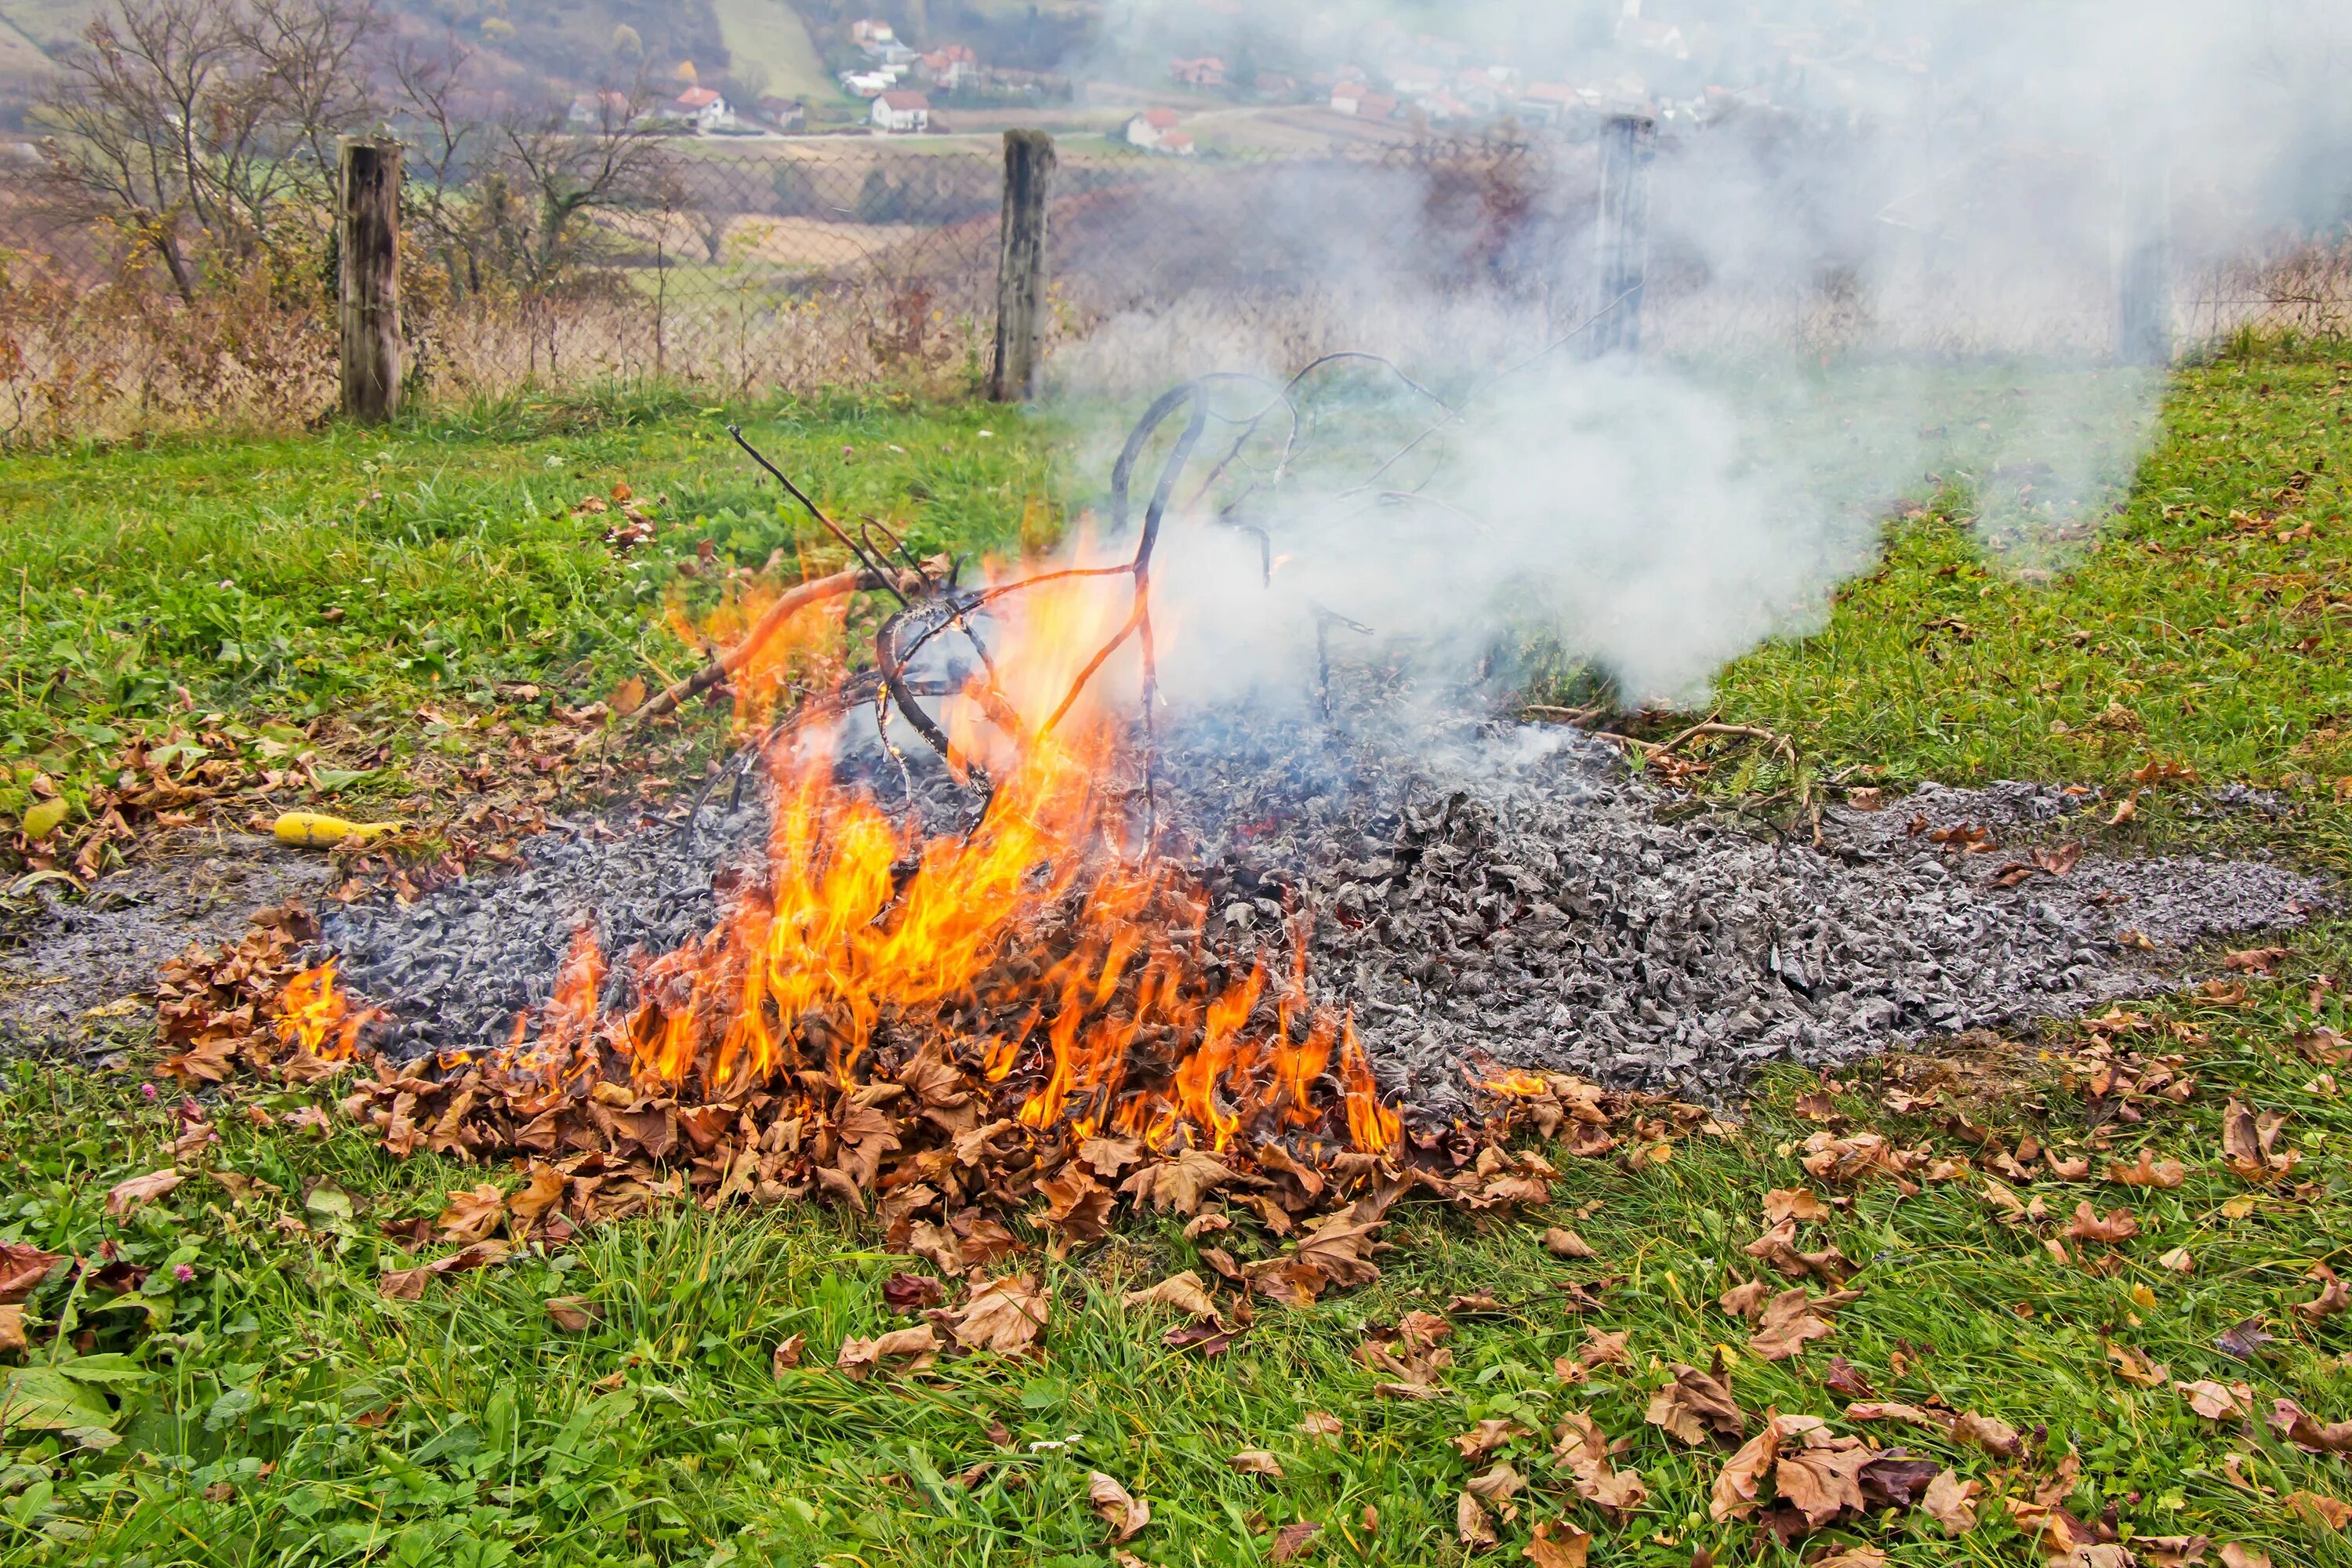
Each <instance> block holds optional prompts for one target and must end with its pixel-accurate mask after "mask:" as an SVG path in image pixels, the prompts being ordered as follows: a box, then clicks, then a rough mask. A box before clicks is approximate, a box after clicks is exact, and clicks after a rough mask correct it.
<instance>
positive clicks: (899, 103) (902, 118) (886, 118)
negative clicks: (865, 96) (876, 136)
mask: <svg viewBox="0 0 2352 1568" xmlns="http://www.w3.org/2000/svg"><path fill="white" fill-rule="evenodd" d="M873 119H874V128H875V129H876V130H877V131H887V132H905V131H929V129H930V128H931V100H929V99H928V98H925V97H924V96H923V95H922V94H921V93H919V92H886V93H882V94H880V95H879V96H878V97H877V98H876V99H875V100H874V115H873Z"/></svg>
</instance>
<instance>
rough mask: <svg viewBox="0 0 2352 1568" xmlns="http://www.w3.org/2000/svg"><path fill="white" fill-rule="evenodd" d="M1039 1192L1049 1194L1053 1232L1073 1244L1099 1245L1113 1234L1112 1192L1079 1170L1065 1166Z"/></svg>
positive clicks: (1048, 1220)
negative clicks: (1111, 1217)
mask: <svg viewBox="0 0 2352 1568" xmlns="http://www.w3.org/2000/svg"><path fill="white" fill-rule="evenodd" d="M1037 1190H1038V1192H1040V1193H1042V1194H1045V1221H1044V1223H1045V1225H1046V1226H1048V1227H1049V1228H1051V1229H1054V1230H1058V1231H1060V1232H1061V1233H1062V1234H1063V1235H1065V1236H1066V1237H1069V1238H1070V1239H1071V1240H1073V1241H1099V1240H1100V1239H1101V1238H1102V1237H1105V1236H1107V1235H1108V1234H1109V1232H1110V1200H1111V1191H1110V1189H1109V1188H1108V1187H1106V1186H1104V1185H1103V1184H1101V1183H1099V1182H1097V1181H1096V1180H1095V1179H1094V1178H1093V1177H1092V1176H1089V1175H1088V1174H1087V1173H1086V1172H1085V1171H1084V1170H1082V1169H1080V1168H1079V1167H1078V1166H1076V1165H1075V1164H1072V1165H1065V1166H1063V1167H1062V1168H1061V1170H1059V1171H1058V1172H1056V1173H1055V1174H1054V1175H1053V1177H1052V1178H1051V1179H1049V1180H1047V1181H1044V1182H1040V1183H1038V1184H1037Z"/></svg>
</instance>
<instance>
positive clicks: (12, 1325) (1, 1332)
mask: <svg viewBox="0 0 2352 1568" xmlns="http://www.w3.org/2000/svg"><path fill="white" fill-rule="evenodd" d="M29 1348H30V1347H29V1346H27V1345H26V1343H25V1309H24V1307H23V1305H22V1304H21V1303H19V1302H16V1301H10V1302H6V1303H5V1304H0V1352H6V1351H21V1350H26V1349H29Z"/></svg>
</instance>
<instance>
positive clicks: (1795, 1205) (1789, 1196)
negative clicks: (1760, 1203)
mask: <svg viewBox="0 0 2352 1568" xmlns="http://www.w3.org/2000/svg"><path fill="white" fill-rule="evenodd" d="M1829 1217H1830V1208H1829V1205H1827V1204H1825V1203H1823V1202H1822V1200H1821V1198H1820V1197H1819V1195H1817V1194H1815V1193H1814V1192H1813V1190H1812V1189H1811V1187H1775V1188H1774V1189H1773V1190H1772V1191H1770V1192H1769V1193H1766V1194H1764V1223H1765V1225H1766V1226H1776V1225H1778V1224H1780V1222H1781V1221H1782V1220H1784V1219H1798V1220H1817V1219H1827V1218H1829Z"/></svg>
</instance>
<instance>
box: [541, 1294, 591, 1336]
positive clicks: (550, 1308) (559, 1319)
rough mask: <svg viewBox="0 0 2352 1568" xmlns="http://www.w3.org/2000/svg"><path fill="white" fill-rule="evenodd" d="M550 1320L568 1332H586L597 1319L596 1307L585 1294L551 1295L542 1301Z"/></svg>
mask: <svg viewBox="0 0 2352 1568" xmlns="http://www.w3.org/2000/svg"><path fill="white" fill-rule="evenodd" d="M541 1306H543V1307H545V1308H546V1309H547V1319H548V1321H550V1322H551V1323H553V1324H554V1325H555V1326H556V1327H557V1328H559V1329H562V1331H564V1332H565V1333H567V1334H578V1333H585V1332H586V1331H588V1329H589V1327H590V1326H591V1325H592V1324H593V1323H594V1322H595V1321H596V1313H595V1309H594V1308H593V1306H591V1305H590V1304H589V1301H588V1299H587V1298H586V1297H584V1296H550V1297H549V1298H548V1299H547V1300H545V1301H543V1302H541Z"/></svg>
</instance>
